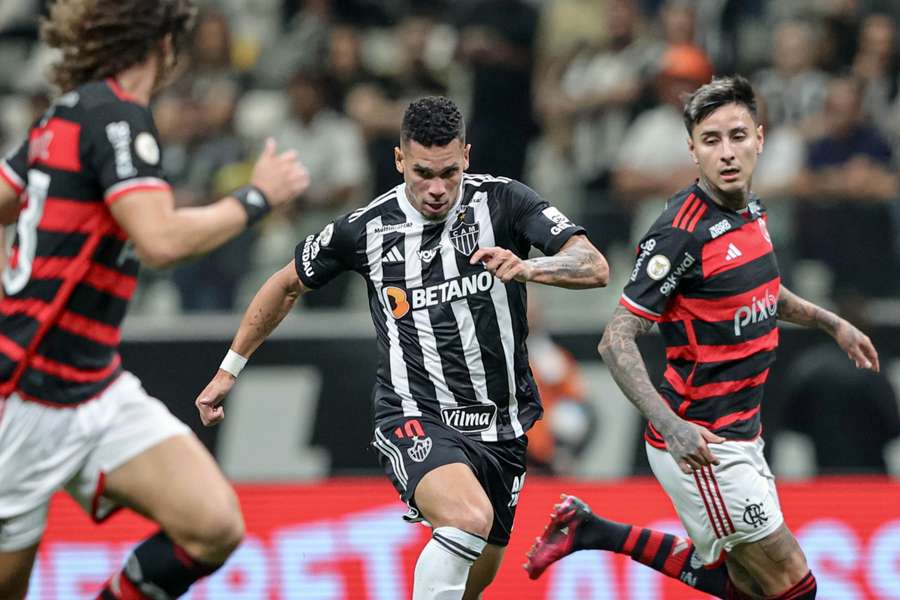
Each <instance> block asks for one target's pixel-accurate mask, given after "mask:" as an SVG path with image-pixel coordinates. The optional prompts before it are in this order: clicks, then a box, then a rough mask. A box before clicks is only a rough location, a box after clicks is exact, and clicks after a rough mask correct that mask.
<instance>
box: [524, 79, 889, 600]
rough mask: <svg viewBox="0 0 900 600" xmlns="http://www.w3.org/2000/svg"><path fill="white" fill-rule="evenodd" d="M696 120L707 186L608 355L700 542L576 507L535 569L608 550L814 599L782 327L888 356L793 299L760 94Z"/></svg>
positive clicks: (613, 329) (705, 96) (678, 225)
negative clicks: (772, 449)
mask: <svg viewBox="0 0 900 600" xmlns="http://www.w3.org/2000/svg"><path fill="white" fill-rule="evenodd" d="M684 121H685V125H686V127H687V131H688V149H689V151H690V153H691V156H692V157H693V159H694V162H695V163H697V165H698V167H699V170H700V178H699V180H698V181H697V182H696V183H695V184H694V185H691V186H690V187H688V188H687V189H685V190H683V191H681V192H679V193H677V194H675V196H673V197H672V198H671V199H670V200H669V202H668V204H667V206H666V209H665V210H664V211H663V214H662V215H661V216H660V217H659V219H658V220H657V221H656V223H655V224H654V225H653V226H652V227H651V229H650V231H649V232H648V233H647V235H646V236H645V237H644V238H643V239H642V240H641V242H640V244H639V246H638V248H637V259H636V262H635V267H634V270H633V271H632V273H631V277H630V280H629V282H628V283H627V284H626V286H625V291H624V293H623V295H622V299H621V302H620V304H621V306H619V307H618V308H617V310H616V311H615V313H614V314H613V317H612V319H611V321H610V322H609V324H608V325H607V327H606V331H605V333H604V335H603V340H602V341H601V342H600V347H599V350H600V354H601V355H602V356H603V360H604V362H606V364H607V365H608V366H609V369H610V371H611V372H612V374H613V377H614V378H615V379H616V381H617V383H618V384H619V386H620V387H621V388H622V391H623V392H624V393H625V395H626V396H627V397H628V399H629V400H631V402H632V403H633V404H634V405H635V406H637V407H638V409H640V411H641V413H642V414H643V415H644V416H645V417H646V418H647V420H648V421H649V423H648V425H647V430H646V433H645V439H646V447H647V455H648V458H649V460H650V466H651V468H652V469H653V472H654V474H655V475H656V478H657V479H658V480H659V482H660V483H661V484H662V486H663V488H664V489H665V490H666V493H667V494H668V495H669V497H670V498H671V500H672V503H673V504H674V506H675V510H676V512H677V513H678V516H679V518H680V519H681V522H682V524H683V525H684V528H685V530H686V531H687V534H688V537H689V539H682V538H679V537H677V536H673V535H668V534H665V533H662V532H658V531H651V530H649V529H642V528H640V527H636V526H631V525H625V524H621V523H615V522H613V521H609V520H606V519H602V518H600V517H598V516H596V515H594V514H593V513H591V511H590V509H589V508H588V507H587V505H586V504H585V503H583V502H582V501H580V500H579V499H577V498H574V497H572V496H565V495H564V496H563V500H562V502H560V503H559V504H557V505H556V507H555V509H554V512H553V515H552V517H551V521H550V524H549V525H548V526H547V528H546V529H545V531H544V533H543V535H542V536H541V537H540V538H538V540H537V542H536V543H535V545H534V547H533V548H532V550H531V552H530V553H529V556H528V562H527V563H526V565H525V568H526V570H528V572H529V574H530V575H531V577H532V578H537V577H538V576H540V574H541V573H542V572H543V571H544V569H546V568H547V566H549V565H550V564H552V563H553V562H554V561H556V560H559V559H560V558H562V557H563V556H565V555H567V554H569V553H571V552H574V551H576V550H582V549H602V550H608V551H612V552H619V553H622V554H628V555H630V556H631V557H632V558H633V559H635V560H637V561H639V562H642V563H644V564H646V565H648V566H650V567H652V568H654V569H656V570H658V571H661V572H662V573H664V574H666V575H668V576H670V577H674V578H676V579H680V580H681V581H683V582H684V583H686V584H687V585H690V586H692V587H694V588H696V589H698V590H701V591H703V592H706V593H709V594H713V595H715V596H717V597H719V598H733V599H738V598H757V597H765V598H773V599H774V598H777V599H781V600H801V599H803V600H807V599H810V598H814V597H815V595H816V580H815V577H814V576H813V575H812V573H811V572H810V570H809V567H808V566H807V563H806V558H805V556H804V554H803V551H802V550H801V548H800V546H799V544H798V543H797V540H796V539H795V538H794V536H793V534H791V532H790V530H789V529H788V528H787V526H786V525H785V523H784V517H783V516H782V513H781V508H780V506H779V502H778V496H777V493H776V490H775V484H774V478H773V476H772V472H771V471H770V470H769V466H768V465H767V464H766V460H765V458H764V456H763V441H762V438H761V437H760V435H761V425H760V414H759V411H760V403H761V401H762V396H763V384H764V382H765V380H766V377H767V376H768V374H769V369H770V368H771V365H772V363H773V361H774V359H775V348H776V347H777V345H778V327H777V326H776V319H781V320H784V321H788V322H791V323H796V324H798V325H803V326H806V327H815V328H818V329H821V330H822V331H824V332H826V333H828V334H829V335H831V336H832V337H833V338H834V339H835V341H836V342H837V344H838V345H839V346H840V347H841V349H842V350H844V351H845V352H846V353H847V355H848V356H849V358H850V360H851V361H853V362H854V363H855V364H856V366H857V367H859V368H864V369H872V370H875V371H877V370H878V368H879V364H878V354H877V352H876V351H875V348H874V347H873V346H872V343H871V341H870V340H869V338H868V337H867V336H865V335H864V334H863V333H862V332H861V331H859V330H858V329H857V328H856V327H854V326H853V325H851V324H850V323H848V322H847V321H846V320H844V319H842V318H840V317H838V316H837V315H835V314H833V313H831V312H829V311H827V310H825V309H823V308H821V307H819V306H816V305H814V304H812V303H810V302H808V301H806V300H803V299H802V298H800V297H798V296H797V295H796V294H794V293H792V292H791V291H790V290H788V289H787V288H785V287H784V286H783V285H781V280H780V277H779V272H778V265H777V263H776V260H775V254H774V249H773V247H772V240H771V238H770V237H769V232H768V229H767V227H766V213H765V209H764V207H763V205H762V203H761V202H760V200H759V199H758V198H757V197H755V196H754V195H753V194H752V193H751V191H750V186H751V179H752V176H753V170H754V167H755V166H756V161H757V156H758V155H759V154H760V153H761V152H762V149H763V129H762V126H761V125H759V124H758V122H757V117H756V102H755V98H754V94H753V89H752V88H751V87H750V84H749V83H748V82H747V81H746V80H745V79H743V78H741V77H733V78H721V79H715V80H713V81H712V82H711V83H709V84H706V85H704V86H702V87H700V88H699V89H697V90H696V91H695V92H694V93H693V95H692V96H691V97H690V99H689V100H688V102H687V103H686V105H685V108H684ZM654 323H655V324H658V326H659V330H660V333H661V334H662V337H663V340H664V341H665V344H666V358H667V362H668V366H667V369H666V371H665V375H664V377H663V381H662V383H661V385H660V387H659V390H657V389H656V388H654V387H653V385H652V384H651V382H650V379H649V377H648V375H647V371H646V368H645V366H644V362H643V359H642V358H641V355H640V352H639V351H638V347H637V345H636V343H635V338H636V337H637V336H639V335H641V334H644V333H646V332H648V331H649V330H650V329H651V327H652V326H653V325H654ZM710 444H712V447H710Z"/></svg>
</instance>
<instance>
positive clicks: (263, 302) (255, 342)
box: [194, 261, 309, 426]
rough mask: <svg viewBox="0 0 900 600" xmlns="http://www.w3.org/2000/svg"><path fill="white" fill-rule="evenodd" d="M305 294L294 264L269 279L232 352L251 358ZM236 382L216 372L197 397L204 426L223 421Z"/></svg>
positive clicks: (246, 316) (249, 309) (247, 314)
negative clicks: (229, 394) (224, 406)
mask: <svg viewBox="0 0 900 600" xmlns="http://www.w3.org/2000/svg"><path fill="white" fill-rule="evenodd" d="M307 291H309V290H308V288H307V287H306V286H304V285H303V283H302V282H301V281H300V279H299V278H298V277H297V271H296V269H295V267H294V261H291V262H290V263H288V265H287V266H285V267H284V268H282V269H281V270H280V271H278V272H277V273H275V274H274V275H272V276H271V277H269V279H268V281H266V282H265V283H264V284H263V286H262V287H261V288H260V289H259V291H258V292H256V296H254V297H253V300H252V301H251V302H250V306H248V307H247V311H246V312H245V313H244V317H243V318H242V319H241V325H240V327H238V331H237V334H235V336H234V341H232V342H231V350H233V351H234V352H236V353H238V354H240V355H241V356H243V357H244V358H250V355H251V354H253V352H255V351H256V349H257V348H259V347H260V345H262V343H263V342H264V341H265V340H266V338H267V337H269V334H271V333H272V332H273V331H274V330H275V328H276V327H278V324H279V323H281V321H282V320H283V319H284V317H285V316H286V315H287V314H288V313H289V312H290V310H291V308H292V307H293V306H294V303H295V302H296V301H297V298H299V297H300V295H301V294H305V293H306V292H307ZM235 381H237V377H235V376H234V375H232V374H231V373H229V372H228V371H224V370H222V369H219V370H218V371H217V372H216V374H215V376H213V378H212V381H210V382H209V384H208V385H207V386H206V388H205V389H204V390H203V391H202V392H201V393H200V395H199V396H198V397H197V400H196V401H195V403H194V404H196V406H197V409H198V410H199V411H200V419H201V420H202V421H203V424H204V425H206V426H210V425H214V424H216V423H218V422H219V421H221V420H222V419H224V418H225V412H224V409H223V408H222V406H221V403H222V401H223V400H224V399H225V396H227V395H228V392H230V391H231V388H232V387H234V383H235Z"/></svg>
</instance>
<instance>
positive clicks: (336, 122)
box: [275, 70, 367, 306]
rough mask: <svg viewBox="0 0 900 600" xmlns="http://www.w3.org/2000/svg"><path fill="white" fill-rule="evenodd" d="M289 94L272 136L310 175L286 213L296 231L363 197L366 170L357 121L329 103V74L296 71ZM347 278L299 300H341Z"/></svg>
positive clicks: (333, 303)
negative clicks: (284, 115)
mask: <svg viewBox="0 0 900 600" xmlns="http://www.w3.org/2000/svg"><path fill="white" fill-rule="evenodd" d="M288 95H289V97H290V108H291V113H290V119H289V120H288V121H287V122H286V123H284V125H283V126H282V127H281V128H280V130H279V131H278V132H276V133H275V138H276V140H277V141H278V146H279V147H281V148H292V149H295V150H296V151H297V153H298V155H299V156H300V159H301V160H302V161H303V164H305V165H306V167H307V169H309V174H310V179H311V183H310V186H309V188H308V189H307V191H306V192H305V193H304V194H303V196H302V197H301V198H300V201H299V203H298V204H297V205H296V206H295V213H294V214H290V215H288V217H289V218H290V219H291V221H292V222H293V224H294V225H296V228H298V229H297V230H298V231H300V230H302V231H312V230H316V229H321V228H322V227H324V226H325V225H326V224H327V223H328V222H329V221H331V220H332V219H333V218H334V217H335V216H336V215H337V214H338V213H340V212H342V211H346V210H348V209H349V208H350V207H351V206H356V205H358V204H360V203H361V202H362V196H363V194H364V192H365V191H366V186H365V184H366V175H367V162H366V152H365V144H364V142H363V138H362V134H361V133H360V130H359V128H358V127H357V125H356V124H355V123H354V122H353V121H352V120H351V119H349V118H348V117H346V116H345V115H343V114H341V113H339V112H337V111H335V110H333V109H331V108H329V107H328V105H327V99H328V80H327V78H326V77H325V76H324V75H321V74H319V73H315V72H310V71H304V70H300V71H298V72H296V73H295V74H294V76H293V77H292V78H291V82H290V85H289V86H288ZM298 213H299V214H298ZM348 282H349V279H348V278H346V277H344V278H339V279H338V280H337V281H335V283H334V284H333V285H330V286H328V288H326V289H325V290H323V293H321V294H307V295H306V296H304V302H305V303H306V304H307V305H308V306H338V305H341V304H342V303H343V302H344V300H345V295H346V294H345V293H346V289H347V283H348Z"/></svg>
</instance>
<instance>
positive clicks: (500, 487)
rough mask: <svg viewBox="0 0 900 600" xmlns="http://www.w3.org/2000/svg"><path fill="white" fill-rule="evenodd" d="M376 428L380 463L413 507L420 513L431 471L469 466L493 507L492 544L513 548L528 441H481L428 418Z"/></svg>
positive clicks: (392, 420)
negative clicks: (420, 490) (421, 489)
mask: <svg viewBox="0 0 900 600" xmlns="http://www.w3.org/2000/svg"><path fill="white" fill-rule="evenodd" d="M375 427H376V428H375V438H374V439H373V440H372V446H373V447H374V448H375V449H376V450H378V461H379V462H380V463H381V466H382V468H384V471H385V473H387V476H388V478H389V479H390V480H391V483H393V484H394V488H396V490H397V492H398V493H399V494H400V498H401V499H402V500H403V501H404V502H406V503H407V504H408V505H409V506H410V508H411V509H416V506H415V501H414V500H413V495H414V494H415V491H416V486H417V485H418V483H419V481H420V480H421V479H422V477H424V476H425V474H426V473H428V472H429V471H431V470H433V469H436V468H438V467H440V466H442V465H447V464H451V463H463V464H466V465H468V466H469V467H470V468H471V469H472V472H473V473H475V477H476V478H477V479H478V481H479V482H480V483H481V486H482V487H483V488H484V491H485V492H486V493H487V496H488V498H489V499H490V501H491V506H493V508H494V523H493V525H492V526H491V532H490V534H489V535H488V542H489V543H491V544H495V545H497V546H506V545H507V544H509V536H510V533H511V532H512V527H513V518H514V517H515V514H516V505H517V504H518V502H519V492H520V491H521V489H522V485H523V484H524V483H525V449H526V447H527V446H528V438H526V437H525V436H524V435H523V436H522V437H520V438H517V439H514V440H507V441H501V442H482V441H480V440H478V439H474V438H471V437H468V436H466V435H464V434H462V433H460V432H458V431H456V430H455V429H453V428H451V427H450V426H448V425H445V424H444V423H443V422H442V421H440V420H438V419H437V418H434V417H429V416H426V415H423V416H421V417H398V418H390V419H384V420H381V421H378V422H377V423H376V424H375ZM416 512H417V510H416Z"/></svg>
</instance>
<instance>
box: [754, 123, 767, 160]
mask: <svg viewBox="0 0 900 600" xmlns="http://www.w3.org/2000/svg"><path fill="white" fill-rule="evenodd" d="M756 139H757V146H756V153H757V154H762V151H763V144H764V143H765V141H766V136H765V131H763V126H762V125H757V126H756Z"/></svg>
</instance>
